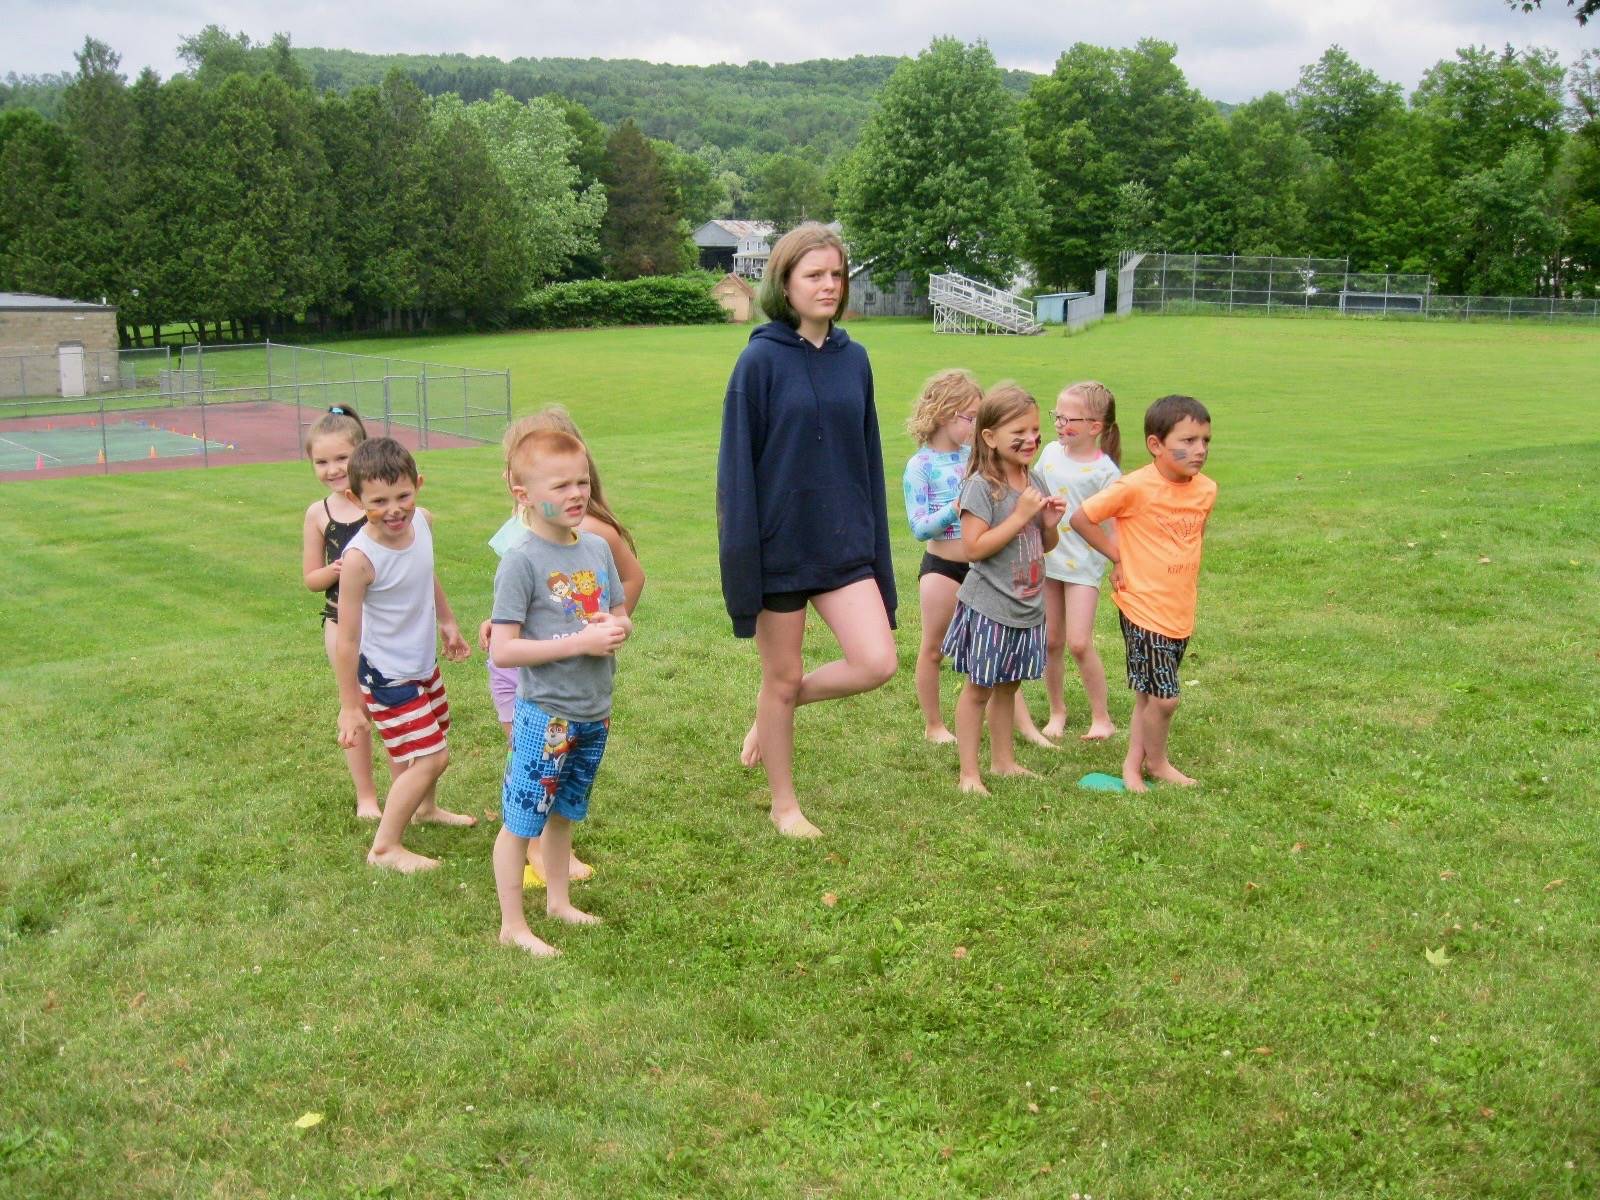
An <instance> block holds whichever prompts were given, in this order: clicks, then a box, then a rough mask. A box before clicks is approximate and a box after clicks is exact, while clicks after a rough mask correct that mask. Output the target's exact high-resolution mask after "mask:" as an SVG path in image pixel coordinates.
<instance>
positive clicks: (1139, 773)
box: [1122, 692, 1151, 792]
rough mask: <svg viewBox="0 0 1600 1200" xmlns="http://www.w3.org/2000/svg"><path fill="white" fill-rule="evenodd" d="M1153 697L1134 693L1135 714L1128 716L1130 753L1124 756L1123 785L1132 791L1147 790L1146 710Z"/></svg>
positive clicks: (1142, 693)
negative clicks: (1145, 775)
mask: <svg viewBox="0 0 1600 1200" xmlns="http://www.w3.org/2000/svg"><path fill="white" fill-rule="evenodd" d="M1150 700H1151V697H1150V696H1149V695H1147V694H1146V693H1144V692H1135V693H1134V694H1133V715H1132V716H1130V717H1129V718H1128V753H1127V754H1125V755H1124V756H1123V758H1122V786H1123V787H1125V788H1127V789H1128V790H1129V791H1130V792H1147V791H1149V790H1150V789H1149V788H1147V787H1145V784H1144V712H1145V709H1146V708H1147V707H1149V704H1150Z"/></svg>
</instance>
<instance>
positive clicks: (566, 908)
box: [544, 904, 600, 925]
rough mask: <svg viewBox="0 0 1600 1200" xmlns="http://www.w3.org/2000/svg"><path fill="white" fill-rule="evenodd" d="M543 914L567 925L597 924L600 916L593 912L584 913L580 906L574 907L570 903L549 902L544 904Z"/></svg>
mask: <svg viewBox="0 0 1600 1200" xmlns="http://www.w3.org/2000/svg"><path fill="white" fill-rule="evenodd" d="M544 912H545V916H547V917H554V918H555V919H556V920H557V921H565V922H566V923H567V924H568V925H598V924H600V918H599V917H597V916H595V915H594V914H593V913H586V912H584V911H583V909H581V908H574V907H573V906H572V905H571V904H550V905H546V906H545V910H544Z"/></svg>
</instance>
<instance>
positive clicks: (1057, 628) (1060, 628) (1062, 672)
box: [1040, 579, 1067, 738]
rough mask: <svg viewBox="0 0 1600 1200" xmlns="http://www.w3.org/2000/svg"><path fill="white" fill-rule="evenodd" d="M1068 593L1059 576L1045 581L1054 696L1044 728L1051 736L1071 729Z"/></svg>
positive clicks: (1048, 671)
mask: <svg viewBox="0 0 1600 1200" xmlns="http://www.w3.org/2000/svg"><path fill="white" fill-rule="evenodd" d="M1066 595H1067V585H1066V584H1064V583H1062V582H1061V581H1060V580H1059V579H1046V580H1045V581H1044V692H1045V695H1046V696H1048V697H1049V698H1050V720H1049V721H1047V722H1046V723H1045V727H1044V728H1043V729H1042V730H1040V732H1041V733H1043V734H1044V736H1045V737H1047V738H1058V737H1060V736H1061V735H1062V734H1064V733H1066V731H1067V696H1066V691H1065V680H1066V674H1067V665H1066V653H1065V648H1066V644H1067V629H1066V611H1065V610H1066Z"/></svg>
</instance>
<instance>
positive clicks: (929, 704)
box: [917, 575, 961, 744]
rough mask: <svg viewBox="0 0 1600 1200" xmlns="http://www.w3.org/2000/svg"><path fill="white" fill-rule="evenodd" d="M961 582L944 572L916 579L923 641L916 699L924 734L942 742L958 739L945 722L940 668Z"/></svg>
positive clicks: (933, 740)
mask: <svg viewBox="0 0 1600 1200" xmlns="http://www.w3.org/2000/svg"><path fill="white" fill-rule="evenodd" d="M960 586H961V585H960V584H958V583H957V582H956V581H955V580H954V579H950V578H948V577H947V576H944V575H924V576H923V577H922V578H921V580H919V581H918V583H917V591H918V593H919V595H920V596H921V599H922V645H921V646H919V647H918V648H917V703H918V704H919V705H921V706H922V726H923V733H922V736H923V737H925V738H927V739H928V740H929V741H930V742H937V743H940V744H944V743H948V742H953V741H955V740H956V739H955V735H954V734H952V733H951V732H950V730H949V727H948V726H946V725H945V723H944V713H943V711H942V709H941V706H940V703H939V675H940V671H939V668H940V667H942V666H943V665H944V652H943V651H942V650H940V649H939V647H940V645H941V644H942V643H943V642H944V635H945V633H946V632H948V631H949V629H950V618H951V617H952V616H953V615H954V614H955V611H956V591H957V590H958V589H959V588H960Z"/></svg>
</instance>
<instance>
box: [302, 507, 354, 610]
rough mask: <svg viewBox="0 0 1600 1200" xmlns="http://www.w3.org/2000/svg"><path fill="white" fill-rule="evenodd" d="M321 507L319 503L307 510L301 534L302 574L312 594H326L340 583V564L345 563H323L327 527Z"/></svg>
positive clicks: (337, 560) (339, 561)
mask: <svg viewBox="0 0 1600 1200" xmlns="http://www.w3.org/2000/svg"><path fill="white" fill-rule="evenodd" d="M321 507H322V505H321V504H320V503H317V504H313V505H312V506H311V507H310V508H308V509H306V519H305V522H304V525H303V526H302V529H301V534H300V574H301V576H302V577H303V578H304V580H305V585H306V590H307V591H311V592H325V591H327V590H328V589H329V588H331V587H332V586H333V585H334V584H336V583H338V582H339V564H340V563H341V562H343V561H344V560H343V559H335V560H334V561H333V562H332V563H325V562H323V561H322V535H323V532H324V530H325V529H326V526H325V525H324V524H323V522H322V519H321V518H322V514H321V513H319V512H318V511H317V510H318V509H320V508H321Z"/></svg>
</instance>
